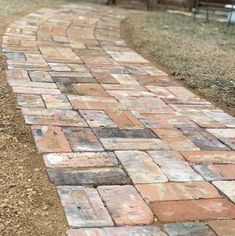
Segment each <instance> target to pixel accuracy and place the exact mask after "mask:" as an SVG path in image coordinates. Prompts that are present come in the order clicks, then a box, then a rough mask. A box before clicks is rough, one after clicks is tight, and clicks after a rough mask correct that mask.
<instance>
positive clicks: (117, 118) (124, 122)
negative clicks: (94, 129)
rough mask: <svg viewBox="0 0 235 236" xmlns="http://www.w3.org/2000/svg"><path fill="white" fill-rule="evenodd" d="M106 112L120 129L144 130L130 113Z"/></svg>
mask: <svg viewBox="0 0 235 236" xmlns="http://www.w3.org/2000/svg"><path fill="white" fill-rule="evenodd" d="M106 112H107V114H108V115H109V117H110V118H111V119H112V120H113V121H114V123H116V124H117V126H118V127H119V128H120V129H125V128H127V129H128V128H129V129H130V128H132V129H138V128H144V125H143V124H142V123H141V122H140V121H139V120H138V119H137V118H136V117H135V116H134V115H133V114H132V113H131V112H130V111H119V112H118V111H112V110H106Z"/></svg>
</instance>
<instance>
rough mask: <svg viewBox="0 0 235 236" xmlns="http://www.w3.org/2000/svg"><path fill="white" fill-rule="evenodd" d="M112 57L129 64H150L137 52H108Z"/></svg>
mask: <svg viewBox="0 0 235 236" xmlns="http://www.w3.org/2000/svg"><path fill="white" fill-rule="evenodd" d="M107 53H108V54H110V55H111V57H112V58H113V59H114V60H115V61H117V62H127V63H148V61H147V60H145V59H144V58H143V57H141V56H140V55H139V54H137V53H136V52H133V51H132V52H115V51H107Z"/></svg>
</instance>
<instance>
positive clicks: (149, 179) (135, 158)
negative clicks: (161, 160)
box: [115, 151, 167, 184]
mask: <svg viewBox="0 0 235 236" xmlns="http://www.w3.org/2000/svg"><path fill="white" fill-rule="evenodd" d="M115 154H116V155H117V157H118V159H119V160H120V162H121V164H122V166H123V167H124V168H125V170H126V171H127V173H128V174H129V176H130V177H131V179H132V181H133V182H134V183H135V184H137V183H158V182H167V178H166V176H165V175H164V174H163V173H162V171H161V169H160V168H159V167H158V166H157V165H156V163H154V161H153V160H152V158H151V157H150V156H149V155H148V154H147V153H146V152H140V151H117V152H115ZM136 170H138V171H136Z"/></svg>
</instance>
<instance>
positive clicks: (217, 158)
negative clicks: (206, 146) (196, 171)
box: [180, 151, 235, 163]
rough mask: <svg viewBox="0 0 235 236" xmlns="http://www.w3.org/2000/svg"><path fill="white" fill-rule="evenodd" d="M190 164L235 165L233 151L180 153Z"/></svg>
mask: <svg viewBox="0 0 235 236" xmlns="http://www.w3.org/2000/svg"><path fill="white" fill-rule="evenodd" d="M180 153H181V154H182V155H183V156H184V158H185V159H186V160H187V161H189V162H191V163H235V151H180Z"/></svg>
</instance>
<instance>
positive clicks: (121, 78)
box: [112, 74, 139, 85]
mask: <svg viewBox="0 0 235 236" xmlns="http://www.w3.org/2000/svg"><path fill="white" fill-rule="evenodd" d="M112 77H113V78H114V79H115V80H116V81H118V82H119V83H120V84H125V85H139V83H138V81H137V80H135V79H134V77H132V76H131V75H128V74H112Z"/></svg>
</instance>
